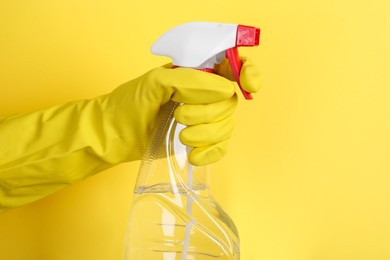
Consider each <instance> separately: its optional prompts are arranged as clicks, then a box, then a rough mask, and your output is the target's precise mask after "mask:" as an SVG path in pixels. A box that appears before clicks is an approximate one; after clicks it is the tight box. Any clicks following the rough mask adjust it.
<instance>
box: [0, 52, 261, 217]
mask: <svg viewBox="0 0 390 260" xmlns="http://www.w3.org/2000/svg"><path fill="white" fill-rule="evenodd" d="M227 68H228V66H226V64H222V65H221V66H220V67H219V69H218V70H217V73H219V74H220V75H222V76H226V77H228V78H229V77H231V76H230V75H231V72H229V69H227ZM240 80H241V84H242V86H243V87H244V88H245V89H246V90H248V91H249V92H256V91H257V89H258V88H259V85H260V81H259V76H258V72H257V69H256V68H255V67H254V66H253V65H252V64H251V62H249V61H248V60H244V62H243V68H242V72H241V79H240ZM234 91H235V83H234V82H232V81H230V80H229V79H226V78H224V77H221V76H218V75H213V74H209V73H205V72H201V71H196V70H193V69H186V68H177V69H170V68H168V67H167V66H163V67H160V68H156V69H153V70H151V71H149V72H147V73H146V74H144V75H143V76H141V77H139V78H136V79H134V80H131V81H129V82H127V83H125V84H123V85H121V86H119V87H118V88H117V89H115V90H114V91H113V92H112V93H110V94H107V95H104V96H100V97H98V98H95V99H91V100H83V101H76V102H72V103H69V104H65V105H60V106H55V107H51V108H48V109H45V110H42V111H37V112H34V113H30V114H23V115H16V116H12V117H7V118H3V119H2V120H1V121H0V211H1V210H2V209H6V208H12V207H16V206H19V205H23V204H26V203H28V202H31V201H34V200H37V199H39V198H42V197H44V196H47V195H49V194H51V193H53V192H55V191H57V190H59V189H61V188H63V187H66V186H68V185H70V184H72V183H74V182H77V181H80V180H82V179H84V178H86V177H87V176H90V175H92V174H95V173H97V172H100V171H102V170H104V169H107V168H109V167H111V166H114V165H116V164H118V163H122V162H126V161H131V160H137V159H140V158H141V156H142V154H143V151H144V150H145V148H146V145H147V143H148V139H149V138H150V133H151V131H152V129H153V128H154V126H155V122H156V117H157V114H158V112H159V109H160V107H161V105H163V104H165V103H166V102H168V101H169V100H170V99H172V100H173V101H176V102H180V103H184V104H183V105H182V106H180V107H179V108H178V109H177V110H176V111H175V117H176V119H177V121H178V122H180V123H183V124H185V125H189V127H188V128H186V129H184V130H183V131H182V133H181V135H180V139H181V141H182V142H183V143H184V144H186V145H189V146H194V147H195V148H194V149H193V150H192V152H191V154H190V157H189V160H190V162H191V163H193V164H195V165H201V164H207V163H210V162H214V161H216V160H218V159H220V158H221V157H222V156H223V154H224V153H225V152H226V141H227V139H228V138H229V137H230V134H231V132H232V129H233V120H232V114H233V112H234V109H235V106H236V104H237V97H236V95H235V93H234Z"/></svg>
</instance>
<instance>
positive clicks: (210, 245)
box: [124, 22, 260, 260]
mask: <svg viewBox="0 0 390 260" xmlns="http://www.w3.org/2000/svg"><path fill="white" fill-rule="evenodd" d="M259 35H260V29H258V28H255V27H250V26H243V25H237V24H220V23H209V22H193V23H187V24H183V25H179V26H177V27H175V28H173V29H171V30H169V31H168V32H166V33H165V34H163V35H162V36H161V37H160V38H159V39H158V40H157V41H156V42H155V43H154V45H153V46H152V49H151V51H152V53H154V54H156V55H163V56H168V57H170V58H172V64H173V67H189V68H194V69H199V70H203V71H206V72H212V71H213V68H214V65H215V64H218V63H220V62H221V61H222V60H223V59H224V58H227V59H229V63H230V66H231V68H232V71H233V74H234V76H235V79H236V81H237V84H238V85H239V86H240V89H241V91H242V93H243V95H244V97H245V98H246V99H252V97H251V95H250V93H247V92H246V91H245V90H243V89H242V88H241V85H240V81H239V76H240V70H241V61H240V58H239V55H238V50H237V47H239V46H255V45H258V44H259ZM179 105H180V104H178V103H175V102H173V101H170V102H168V103H167V104H165V105H164V106H163V107H162V108H161V110H160V114H159V119H158V120H159V123H158V127H157V128H156V129H155V131H154V134H153V137H152V141H151V143H150V144H149V146H148V148H147V150H146V151H145V154H144V158H143V160H142V162H141V167H140V171H139V173H138V178H137V183H136V186H135V190H134V199H133V205H132V209H131V212H130V217H129V223H128V224H129V226H128V231H127V236H126V244H125V254H124V259H125V260H130V259H131V260H138V259H147V260H153V259H158V260H160V259H161V260H176V259H180V260H189V259H196V260H211V259H221V260H222V259H224V260H228V259H229V260H230V259H231V260H233V259H234V260H238V259H240V246H239V236H238V232H237V229H236V226H235V225H234V223H233V221H232V220H231V218H230V217H229V216H228V215H227V214H226V212H225V211H224V210H223V209H222V208H221V207H220V206H219V204H218V203H217V202H216V201H215V200H214V199H213V197H212V196H211V195H210V193H209V167H208V166H201V167H200V166H193V165H191V164H190V163H189V162H188V159H187V154H188V153H189V151H190V149H191V148H190V147H186V146H185V145H183V144H182V143H181V142H180V140H179V133H180V131H181V130H182V129H183V128H184V126H183V125H181V124H179V123H177V122H176V121H175V120H174V118H173V112H174V110H175V108H176V107H178V106H179Z"/></svg>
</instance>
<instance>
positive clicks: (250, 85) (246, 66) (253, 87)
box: [215, 57, 261, 93]
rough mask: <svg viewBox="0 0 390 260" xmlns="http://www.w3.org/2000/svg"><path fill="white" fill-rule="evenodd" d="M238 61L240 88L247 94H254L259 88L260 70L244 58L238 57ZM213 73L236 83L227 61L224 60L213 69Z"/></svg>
mask: <svg viewBox="0 0 390 260" xmlns="http://www.w3.org/2000/svg"><path fill="white" fill-rule="evenodd" d="M240 59H241V62H242V68H241V73H240V83H241V86H242V88H243V89H244V90H246V91H248V92H251V93H256V92H257V91H258V90H259V89H260V87H261V74H260V70H259V69H258V68H257V66H256V65H255V64H254V63H253V61H252V60H250V59H248V58H246V57H240ZM215 72H216V73H217V74H218V75H221V76H223V77H225V78H227V79H229V80H232V81H236V80H235V78H234V75H233V72H232V69H231V67H230V64H229V60H228V59H224V60H223V61H222V62H221V63H220V64H219V65H217V66H216V67H215Z"/></svg>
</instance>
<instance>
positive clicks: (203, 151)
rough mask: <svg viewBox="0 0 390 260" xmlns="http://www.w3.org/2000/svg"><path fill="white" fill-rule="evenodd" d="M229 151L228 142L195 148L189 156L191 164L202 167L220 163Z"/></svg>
mask: <svg viewBox="0 0 390 260" xmlns="http://www.w3.org/2000/svg"><path fill="white" fill-rule="evenodd" d="M227 150H228V141H223V142H220V143H217V144H213V145H210V146H206V147H199V148H194V149H192V150H191V152H190V153H189V155H188V160H189V162H190V163H191V164H193V165H197V166H202V165H207V164H210V163H214V162H216V161H219V160H220V159H221V158H222V157H223V156H224V155H225V154H226V153H227Z"/></svg>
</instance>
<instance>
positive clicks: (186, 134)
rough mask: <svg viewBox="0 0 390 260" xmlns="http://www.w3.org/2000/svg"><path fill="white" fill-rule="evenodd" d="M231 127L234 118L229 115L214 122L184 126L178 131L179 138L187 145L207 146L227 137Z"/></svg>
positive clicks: (229, 134) (230, 132)
mask: <svg viewBox="0 0 390 260" xmlns="http://www.w3.org/2000/svg"><path fill="white" fill-rule="evenodd" d="M233 128H234V120H233V117H232V116H230V117H228V118H225V119H223V120H221V121H218V122H215V123H211V124H200V125H193V126H189V127H186V128H185V129H183V130H182V131H181V132H180V134H179V138H180V141H181V142H182V143H183V144H184V145H187V146H192V147H202V146H209V145H212V144H216V143H219V142H222V141H225V140H227V139H229V138H230V136H231V134H232V132H233Z"/></svg>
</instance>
